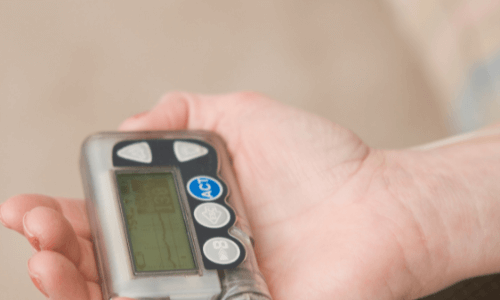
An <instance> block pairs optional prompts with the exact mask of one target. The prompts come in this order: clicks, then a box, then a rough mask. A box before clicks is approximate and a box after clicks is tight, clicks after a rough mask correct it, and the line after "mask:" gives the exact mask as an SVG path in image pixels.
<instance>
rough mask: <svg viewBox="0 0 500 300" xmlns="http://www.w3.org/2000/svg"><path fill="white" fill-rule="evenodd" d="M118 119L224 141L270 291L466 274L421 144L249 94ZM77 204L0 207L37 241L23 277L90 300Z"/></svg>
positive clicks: (376, 285)
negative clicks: (374, 136) (371, 141)
mask: <svg viewBox="0 0 500 300" xmlns="http://www.w3.org/2000/svg"><path fill="white" fill-rule="evenodd" d="M120 129H121V130H128V131H137V130H181V129H193V130H194V129H203V130H210V131H214V132H216V133H218V134H219V135H221V136H222V137H223V138H224V139H225V140H226V142H227V145H228V149H229V152H230V153H231V155H232V158H233V166H234V170H235V174H236V177H237V180H238V182H239V184H240V188H241V194H242V196H243V199H244V205H245V207H246V212H247V215H248V217H249V221H250V224H251V227H252V230H253V234H254V239H255V243H256V254H257V258H258V262H259V266H260V269H261V271H262V273H263V274H264V277H265V278H266V281H267V283H268V285H269V288H270V291H271V294H272V296H273V298H274V299H275V300H280V299H394V300H395V299H412V298H417V297H420V296H423V295H426V294H429V293H431V292H434V291H437V290H438V289H440V288H443V287H444V286H446V285H448V284H450V283H452V282H454V281H456V280H458V279H461V278H464V276H466V275H467V274H471V270H470V269H464V270H462V271H461V272H458V273H456V272H455V273H454V272H453V271H454V270H455V269H456V268H454V267H453V263H452V262H450V260H451V259H452V258H454V257H453V255H455V256H456V255H458V254H457V253H458V252H457V253H455V252H453V251H452V250H450V245H451V244H452V243H450V238H451V237H450V234H451V233H450V232H449V231H446V230H444V229H447V228H448V223H449V222H450V221H448V219H446V218H444V217H443V216H442V215H441V214H440V212H439V209H438V208H439V207H438V205H437V204H436V203H432V201H433V200H434V198H433V197H431V196H432V195H428V194H427V193H426V192H427V191H428V188H427V185H426V181H425V180H426V178H425V176H420V175H422V174H421V173H418V172H417V175H415V174H413V173H411V171H412V170H413V169H415V170H417V171H418V170H419V169H418V165H419V162H421V161H429V160H428V158H427V157H426V155H427V154H426V153H413V152H411V153H410V152H409V151H383V150H375V149H370V148H369V147H368V146H366V145H365V144H364V143H363V142H362V141H361V140H360V139H359V138H358V137H357V136H355V135H354V134H353V133H351V132H350V131H348V130H346V129H344V128H342V127H340V126H338V125H336V124H334V123H332V122H330V121H328V120H325V119H322V118H319V117H317V116H314V115H311V114H308V113H305V112H302V111H299V110H296V109H293V108H290V107H286V106H283V105H281V104H279V103H277V102H274V101H271V100H268V99H266V98H264V97H262V96H260V95H256V94H252V93H242V94H232V95H224V96H198V95H190V94H179V93H178V94H169V95H167V96H165V97H164V99H163V100H162V101H161V102H160V103H159V104H158V105H157V106H156V107H155V108H154V109H153V110H151V111H149V112H147V113H144V114H141V115H138V116H136V117H132V118H130V119H128V120H126V121H125V122H124V123H123V124H122V125H121V127H120ZM415 166H416V167H415ZM407 167H408V168H407ZM436 190H439V189H438V188H436ZM423 191H424V192H423ZM439 196H444V195H439ZM429 200H430V201H429ZM84 211H85V209H84V205H83V201H78V200H68V199H54V198H49V197H45V196H39V195H20V196H16V197H13V198H11V199H9V200H8V201H7V202H6V203H4V204H3V205H2V206H1V207H0V216H1V217H2V219H3V223H5V225H6V226H7V227H8V228H11V229H14V230H16V231H18V232H20V233H22V234H24V235H25V236H26V237H27V238H28V239H29V240H30V243H31V244H32V245H33V247H34V248H35V249H36V250H37V253H36V254H35V255H34V256H33V258H31V260H30V261H29V269H30V275H31V276H32V277H34V278H35V279H34V282H35V284H37V286H38V287H39V288H41V289H42V290H44V293H46V294H47V295H49V296H50V298H51V299H82V300H89V299H91V300H97V299H101V294H100V289H99V286H98V285H97V282H98V276H97V271H96V265H95V260H94V257H93V253H92V244H91V237H90V231H89V229H88V221H87V219H86V214H85V212H84ZM472 273H473V272H472ZM457 274H458V275H457ZM122 300H123V298H122Z"/></svg>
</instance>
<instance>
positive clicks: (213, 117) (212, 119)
mask: <svg viewBox="0 0 500 300" xmlns="http://www.w3.org/2000/svg"><path fill="white" fill-rule="evenodd" d="M264 106H265V107H267V108H268V109H267V110H266V111H267V113H268V114H270V115H273V116H276V114H280V113H282V111H283V110H284V108H285V107H283V106H281V105H280V104H279V103H278V102H274V101H271V100H269V99H268V98H266V97H263V96H261V95H259V94H256V93H236V94H228V95H219V96H203V95H194V94H188V93H170V94H167V95H165V96H164V97H163V98H162V100H160V102H159V103H158V104H157V105H156V106H155V107H154V108H153V109H152V110H151V111H149V112H147V113H143V114H140V115H138V116H137V115H136V116H134V117H132V118H129V119H127V120H125V121H124V122H123V123H122V124H121V125H120V127H119V129H120V130H122V131H139V130H181V129H194V130H209V131H214V132H217V133H219V134H220V135H222V136H223V137H225V138H226V141H227V142H228V143H229V144H231V143H232V141H236V140H237V135H238V134H239V126H242V125H243V124H246V125H248V124H249V122H248V121H253V120H254V119H255V116H256V115H258V114H259V113H262V110H261V108H262V107H264ZM273 108H274V109H273ZM277 108H280V109H277ZM256 113H257V114H256ZM229 146H230V147H231V145H229Z"/></svg>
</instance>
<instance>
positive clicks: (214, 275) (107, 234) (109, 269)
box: [80, 131, 271, 300]
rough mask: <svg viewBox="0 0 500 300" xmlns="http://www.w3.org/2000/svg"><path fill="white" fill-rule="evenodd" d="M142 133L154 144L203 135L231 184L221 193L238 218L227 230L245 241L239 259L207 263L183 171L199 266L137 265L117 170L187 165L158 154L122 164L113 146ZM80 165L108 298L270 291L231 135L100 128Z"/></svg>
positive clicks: (194, 299)
mask: <svg viewBox="0 0 500 300" xmlns="http://www.w3.org/2000/svg"><path fill="white" fill-rule="evenodd" d="M144 141H150V142H149V143H150V144H151V143H156V142H158V143H162V142H163V143H169V142H172V143H175V142H176V141H177V142H179V141H180V142H182V141H190V142H193V141H194V142H195V143H196V142H197V141H199V143H201V144H202V145H204V146H206V147H207V148H209V149H210V151H211V152H210V153H211V154H212V155H213V156H214V157H215V156H216V158H217V159H216V169H217V178H218V180H220V181H222V182H223V184H222V185H223V186H225V187H226V188H227V192H226V193H225V194H223V195H224V197H223V198H224V199H221V200H219V201H224V203H222V204H224V205H227V206H228V207H230V209H229V210H232V211H234V216H233V217H234V220H233V222H232V223H231V224H230V225H231V226H230V227H229V228H227V233H228V235H229V236H228V237H230V238H231V239H233V240H234V241H235V242H237V243H238V244H239V245H240V247H243V249H242V250H243V251H242V253H244V257H242V258H240V259H239V260H238V261H237V262H238V265H236V266H231V268H229V269H223V268H222V269H221V268H219V269H213V268H209V267H207V266H209V263H208V261H207V259H206V258H205V257H204V256H203V255H204V254H203V253H204V247H202V246H201V245H200V243H199V241H200V240H203V238H202V237H201V236H199V235H200V234H199V232H198V235H197V231H196V230H195V223H196V221H195V220H194V218H193V217H192V214H191V212H192V210H193V209H192V207H191V208H190V205H188V201H187V200H188V198H189V196H188V194H187V193H186V183H187V182H183V181H185V180H183V178H182V176H180V175H179V176H177V177H176V178H177V179H176V186H177V191H178V197H179V199H180V202H181V204H182V203H184V204H182V205H181V206H182V207H184V208H183V216H184V220H185V224H186V231H187V236H188V237H189V239H190V241H191V246H192V254H193V255H192V256H193V259H194V262H195V265H196V268H195V269H194V270H189V272H188V271H183V270H174V271H160V272H142V273H141V272H137V270H136V268H135V267H134V266H135V265H134V259H133V257H132V254H131V251H130V249H131V248H130V233H129V232H128V231H127V221H126V216H125V213H124V210H123V207H122V206H123V205H122V203H121V200H120V199H121V198H120V188H119V186H118V184H117V174H120V172H127V171H128V172H141V173H144V174H148V173H155V172H170V173H172V174H181V173H182V172H183V169H182V167H176V166H169V165H158V164H155V163H154V162H155V160H153V164H144V165H141V164H139V166H129V167H121V166H117V164H116V163H114V162H113V159H114V156H113V155H116V153H115V154H114V152H116V149H115V148H116V146H117V145H119V143H131V144H134V143H141V142H142V143H144ZM210 153H209V154H210ZM214 153H215V154H214ZM153 155H154V153H153ZM172 155H173V154H172ZM169 159H170V158H169ZM172 159H173V158H172ZM177 160H179V159H177ZM80 168H81V175H82V180H83V186H84V191H85V198H86V207H87V213H88V216H89V221H90V226H91V231H92V236H93V242H94V249H95V253H96V259H97V263H98V269H99V274H100V279H101V287H102V292H103V296H104V299H112V298H114V297H118V296H121V297H130V298H134V299H140V300H167V299H168V300H177V299H179V300H180V299H183V300H202V299H203V300H209V299H212V300H214V299H220V300H229V299H231V300H250V299H256V300H257V299H258V300H269V299H271V297H270V295H269V291H268V288H267V285H266V283H265V281H264V278H263V277H262V274H261V273H260V271H259V269H258V265H257V261H256V259H255V254H254V251H253V243H252V239H251V231H250V227H249V225H248V223H247V218H246V216H245V211H244V206H243V204H242V199H241V196H240V191H239V188H238V186H237V181H236V180H235V177H234V174H233V170H232V166H231V162H230V158H229V155H228V153H227V150H226V147H225V143H224V142H223V140H222V139H221V138H220V137H219V136H217V135H215V134H213V133H210V132H204V131H155V132H103V133H98V134H95V135H93V136H90V137H89V138H87V139H86V141H85V142H84V144H83V146H82V153H81V161H80ZM188 188H189V187H188ZM189 201H191V202H192V201H193V200H189ZM196 226H199V224H198V225H196ZM228 226H229V225H228ZM197 228H198V227H197Z"/></svg>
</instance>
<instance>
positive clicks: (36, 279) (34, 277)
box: [28, 260, 49, 298]
mask: <svg viewBox="0 0 500 300" xmlns="http://www.w3.org/2000/svg"><path fill="white" fill-rule="evenodd" d="M28 274H29V275H30V278H31V281H33V284H34V285H35V286H36V288H37V289H38V290H39V291H40V292H42V294H44V295H45V297H47V298H48V297H49V295H48V294H47V292H46V291H45V288H44V287H43V285H42V281H41V280H40V277H39V276H38V275H36V274H33V273H32V272H31V269H30V260H28Z"/></svg>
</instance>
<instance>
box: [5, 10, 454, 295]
mask: <svg viewBox="0 0 500 300" xmlns="http://www.w3.org/2000/svg"><path fill="white" fill-rule="evenodd" d="M208 3H210V4H207V2H206V1H197V2H195V1H149V2H139V1H135V2H131V1H130V2H128V3H124V2H122V1H107V2H105V3H100V2H91V3H88V2H81V3H76V2H75V1H72V2H71V3H64V2H55V1H50V2H44V3H43V4H42V3H41V2H35V1H0V143H1V146H0V187H1V188H0V202H3V201H5V200H6V199H7V198H8V197H10V196H13V195H15V194H18V193H43V194H49V195H56V196H67V197H81V196H82V189H81V185H80V178H79V173H78V155H79V147H80V144H81V141H82V140H83V139H84V137H85V136H87V135H89V134H90V133H93V132H96V131H102V130H113V129H115V128H116V126H117V125H118V124H119V123H120V121H121V120H123V119H124V118H126V117H128V116H130V115H133V114H135V113H138V112H141V111H143V110H147V109H149V108H150V107H151V106H153V105H154V103H155V102H156V101H157V99H158V98H159V97H160V96H161V95H162V94H163V93H164V92H166V91H170V90H186V91H194V92H200V93H224V92H228V91H237V90H255V91H259V92H262V93H265V94H267V95H269V96H271V97H273V98H275V99H277V100H279V101H282V102H284V103H287V104H290V105H293V106H296V107H300V108H302V109H304V110H307V111H310V112H313V113H316V114H319V115H322V116H325V117H327V118H329V119H330V120H332V121H334V122H337V123H339V124H341V125H344V126H346V127H348V128H350V129H352V130H354V131H355V132H356V133H358V134H359V135H360V136H361V137H362V138H363V139H365V140H366V141H367V142H368V143H369V144H370V145H372V146H375V147H406V146H410V145H415V144H418V143H422V142H426V141H431V140H434V139H437V138H440V137H443V136H445V135H446V134H447V132H446V122H445V121H444V119H443V115H444V114H442V113H441V112H440V111H439V110H438V108H437V107H438V106H437V105H436V102H437V101H438V99H436V96H435V95H436V93H434V92H433V91H432V90H431V88H430V86H431V85H430V84H429V83H428V81H427V80H426V78H425V77H424V76H423V72H422V71H421V68H420V64H419V62H418V59H416V58H415V55H414V54H413V53H412V52H411V51H410V49H409V47H408V46H407V45H406V44H405V43H404V42H403V39H402V38H400V37H399V36H398V31H397V30H396V26H397V25H395V24H394V23H393V18H392V17H391V15H390V14H389V11H390V10H389V9H387V8H386V7H385V6H384V5H383V4H382V2H380V3H379V1H362V0H343V1H314V2H310V3H306V1H303V2H302V1H284V0H283V1H274V2H269V1H252V2H251V3H250V1H246V2H245V1H209V2H208ZM30 255H31V249H30V247H29V244H28V243H27V242H26V241H25V240H24V238H22V237H21V236H20V235H18V234H16V233H14V232H10V231H8V230H6V229H4V228H3V227H1V226H0V299H43V297H42V296H41V294H40V293H39V292H37V291H36V289H35V288H34V287H33V285H32V284H31V282H30V280H29V277H28V275H27V271H26V261H27V259H28V258H29V256H30Z"/></svg>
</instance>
